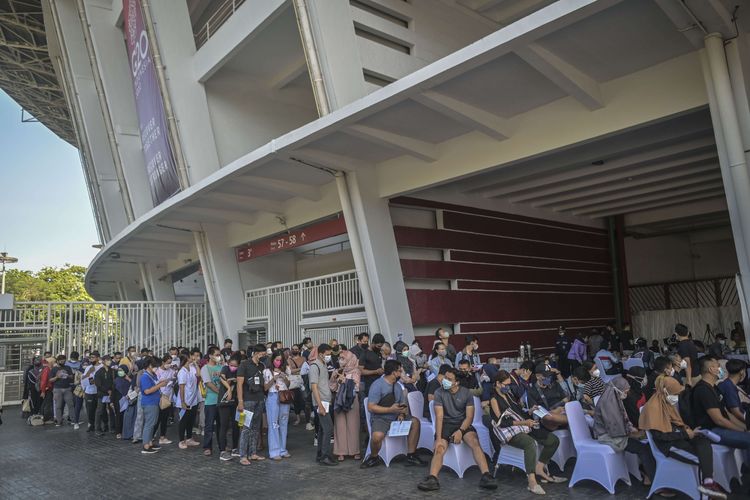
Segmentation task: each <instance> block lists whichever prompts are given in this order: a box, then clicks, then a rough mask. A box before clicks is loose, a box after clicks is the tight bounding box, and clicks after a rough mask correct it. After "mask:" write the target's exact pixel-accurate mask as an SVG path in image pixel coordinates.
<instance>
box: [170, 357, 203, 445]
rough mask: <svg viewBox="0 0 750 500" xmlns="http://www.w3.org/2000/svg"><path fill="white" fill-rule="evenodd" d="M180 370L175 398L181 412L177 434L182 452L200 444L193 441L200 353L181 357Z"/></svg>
mask: <svg viewBox="0 0 750 500" xmlns="http://www.w3.org/2000/svg"><path fill="white" fill-rule="evenodd" d="M179 359H180V370H179V371H178V372H177V384H178V387H179V389H178V391H177V395H176V398H175V406H176V407H177V411H178V412H179V420H180V422H179V424H178V426H177V433H178V437H179V439H180V442H179V444H178V447H179V448H180V449H181V450H185V449H187V447H188V446H199V445H200V443H199V442H198V441H196V440H195V439H193V424H194V423H195V413H196V411H197V408H198V395H199V391H198V368H197V365H198V360H199V359H200V352H194V353H193V354H192V355H191V356H190V357H188V356H185V355H182V354H181V355H180V358H179Z"/></svg>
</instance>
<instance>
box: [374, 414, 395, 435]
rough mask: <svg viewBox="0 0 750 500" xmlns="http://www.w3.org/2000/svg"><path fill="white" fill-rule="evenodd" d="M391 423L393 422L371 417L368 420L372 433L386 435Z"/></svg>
mask: <svg viewBox="0 0 750 500" xmlns="http://www.w3.org/2000/svg"><path fill="white" fill-rule="evenodd" d="M391 422H393V420H385V419H383V418H375V417H372V419H371V420H370V427H371V428H372V432H373V433H375V432H382V433H383V434H388V431H390V430H391Z"/></svg>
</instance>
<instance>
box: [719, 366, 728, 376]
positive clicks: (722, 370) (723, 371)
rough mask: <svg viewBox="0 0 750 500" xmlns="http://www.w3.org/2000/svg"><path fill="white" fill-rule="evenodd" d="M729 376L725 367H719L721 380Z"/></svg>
mask: <svg viewBox="0 0 750 500" xmlns="http://www.w3.org/2000/svg"><path fill="white" fill-rule="evenodd" d="M726 376H727V372H726V370H724V367H722V366H720V367H719V379H723V378H725V377H726Z"/></svg>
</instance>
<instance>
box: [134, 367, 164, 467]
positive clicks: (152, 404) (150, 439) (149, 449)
mask: <svg viewBox="0 0 750 500" xmlns="http://www.w3.org/2000/svg"><path fill="white" fill-rule="evenodd" d="M160 364H161V363H160V361H159V360H158V359H157V358H154V357H148V358H146V360H145V361H144V363H143V366H144V370H143V373H142V374H141V384H140V386H141V406H142V407H143V418H144V423H143V449H142V450H141V453H143V454H152V453H156V452H157V451H158V450H160V449H161V446H160V445H159V444H158V443H155V442H154V439H155V437H156V428H157V423H158V422H157V420H158V418H159V399H160V398H161V392H160V391H161V388H162V387H164V386H166V385H167V380H159V378H158V377H157V376H156V369H157V368H158V367H159V365H160Z"/></svg>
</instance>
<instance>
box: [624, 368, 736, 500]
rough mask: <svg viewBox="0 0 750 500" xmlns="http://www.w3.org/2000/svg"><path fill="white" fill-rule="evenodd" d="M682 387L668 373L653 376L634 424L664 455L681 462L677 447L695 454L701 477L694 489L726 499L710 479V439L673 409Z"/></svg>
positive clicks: (711, 454)
mask: <svg viewBox="0 0 750 500" xmlns="http://www.w3.org/2000/svg"><path fill="white" fill-rule="evenodd" d="M683 390H685V388H684V387H683V386H682V385H681V384H680V383H679V382H677V380H675V379H674V378H672V377H669V376H667V375H664V374H661V375H659V376H658V377H656V381H655V392H654V395H653V396H652V397H651V399H649V400H648V402H647V403H646V405H645V406H644V407H643V411H642V412H641V416H640V418H639V420H638V427H639V428H640V429H642V430H643V431H648V432H649V433H651V437H652V438H653V440H654V444H655V445H656V447H657V448H659V450H660V451H661V452H662V453H664V455H666V456H668V457H670V458H674V459H675V460H679V461H683V462H684V461H686V459H685V458H684V457H683V456H682V455H681V454H680V453H679V452H677V450H683V451H687V452H688V453H690V454H691V455H694V456H696V457H697V458H698V468H699V472H700V477H701V478H702V479H701V480H700V482H699V484H698V491H700V492H701V493H702V494H704V495H706V496H708V497H710V498H718V499H722V500H723V499H726V495H725V494H724V493H723V492H722V491H721V488H720V487H719V486H718V485H717V484H716V483H715V482H714V480H713V472H714V459H713V451H712V450H711V441H709V440H708V438H706V437H704V436H703V435H701V434H699V433H698V432H696V431H695V430H693V429H692V428H690V427H689V426H688V425H687V424H685V422H684V421H683V420H682V417H681V416H680V413H679V411H678V410H677V404H678V402H679V396H680V393H681V392H682V391H683ZM686 479H688V480H689V478H686Z"/></svg>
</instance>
